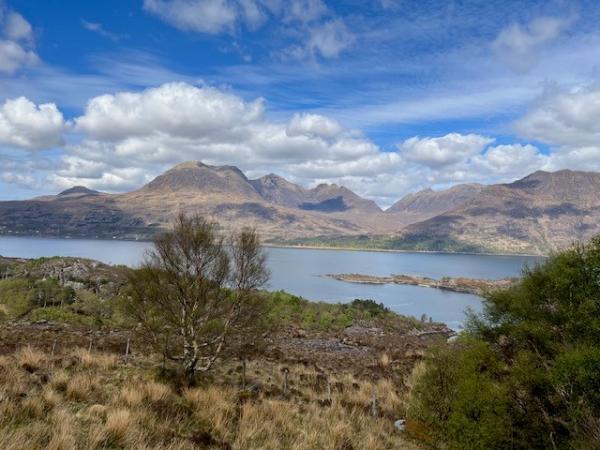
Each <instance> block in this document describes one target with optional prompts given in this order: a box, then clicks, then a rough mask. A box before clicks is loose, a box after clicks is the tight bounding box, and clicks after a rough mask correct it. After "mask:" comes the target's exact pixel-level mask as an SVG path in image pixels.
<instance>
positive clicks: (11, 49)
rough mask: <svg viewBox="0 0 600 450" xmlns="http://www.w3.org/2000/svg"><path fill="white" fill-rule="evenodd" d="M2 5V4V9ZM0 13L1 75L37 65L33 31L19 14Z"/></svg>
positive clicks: (0, 5)
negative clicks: (1, 37)
mask: <svg viewBox="0 0 600 450" xmlns="http://www.w3.org/2000/svg"><path fill="white" fill-rule="evenodd" d="M1 7H2V4H1V3H0V8H1ZM1 13H2V11H0V31H1V34H2V35H3V36H4V39H0V73H5V74H9V75H12V74H14V73H15V72H17V71H18V70H19V69H20V68H22V67H25V66H31V65H35V64H37V63H38V62H39V58H38V56H37V55H36V53H35V52H34V51H33V30H32V28H31V25H30V24H29V22H27V20H25V19H24V18H23V16H21V15H20V14H19V13H16V12H14V11H9V12H8V13H7V14H5V15H3V14H1Z"/></svg>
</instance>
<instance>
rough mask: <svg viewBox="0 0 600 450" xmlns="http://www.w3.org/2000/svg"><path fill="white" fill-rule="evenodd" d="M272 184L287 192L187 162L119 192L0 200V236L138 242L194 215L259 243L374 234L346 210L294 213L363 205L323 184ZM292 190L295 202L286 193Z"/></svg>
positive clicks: (81, 191) (224, 168)
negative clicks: (249, 230)
mask: <svg viewBox="0 0 600 450" xmlns="http://www.w3.org/2000/svg"><path fill="white" fill-rule="evenodd" d="M277 178H279V177H277ZM278 183H279V184H280V186H284V187H286V189H287V191H286V190H284V189H279V190H280V192H277V189H271V192H270V193H269V195H267V194H266V193H265V191H264V190H259V189H257V188H256V186H257V184H258V183H257V180H253V181H250V180H248V179H247V178H246V176H245V175H244V174H243V173H242V172H241V171H240V170H239V169H237V168H236V167H232V166H208V165H205V164H202V163H199V162H187V163H183V164H179V165H178V166H175V167H174V168H172V169H170V170H168V171H167V172H165V173H164V174H162V175H160V176H158V177H156V178H155V179H154V180H153V181H151V182H150V183H148V184H147V185H145V186H144V187H142V188H141V189H138V190H137V191H133V192H129V193H125V194H103V193H97V192H93V193H92V192H91V191H89V190H86V189H85V188H81V187H78V188H76V189H74V190H73V189H70V190H67V191H66V192H67V193H66V194H65V193H64V192H63V193H61V194H63V195H60V194H59V195H57V196H45V197H40V198H36V199H32V200H27V201H15V202H0V232H4V233H9V232H10V233H16V234H37V235H60V236H65V235H66V236H91V237H120V238H133V237H136V238H137V237H142V238H143V237H149V236H150V235H152V234H153V233H154V232H155V231H156V230H157V229H163V228H165V227H167V226H169V224H170V222H171V221H172V219H173V218H174V216H175V215H177V214H178V213H181V212H183V213H186V214H193V213H199V214H202V215H204V216H206V217H208V218H210V219H212V220H214V221H216V222H218V223H219V224H220V225H221V226H222V227H224V228H226V229H239V228H241V227H243V226H254V227H256V228H257V229H259V231H260V232H261V234H262V235H263V236H264V238H265V239H267V240H269V239H282V238H290V237H293V238H297V237H310V236H319V235H348V234H350V235H352V234H361V233H362V234H364V233H372V232H373V231H375V230H373V229H372V228H371V227H370V226H368V225H364V226H363V225H360V222H361V221H360V220H356V218H355V216H352V215H350V214H348V212H347V211H346V208H345V209H344V210H343V211H331V212H330V211H326V210H323V209H318V208H315V209H312V208H302V207H301V205H302V204H303V203H304V202H306V201H310V200H312V199H315V200H316V201H320V202H323V203H327V202H328V201H330V200H331V201H332V202H337V201H338V197H342V198H343V199H344V201H348V205H349V206H348V208H347V209H348V211H355V210H356V211H358V207H361V206H362V205H367V206H369V205H370V203H371V202H370V201H368V200H364V199H360V197H358V196H357V195H356V194H354V193H352V192H351V191H349V190H346V189H345V188H339V187H337V186H332V187H331V194H330V195H331V196H332V197H331V199H328V198H327V194H326V193H323V192H322V191H324V190H325V188H326V186H324V187H319V188H317V189H316V190H305V189H303V188H301V187H300V186H296V185H293V184H292V183H289V182H287V181H285V180H283V179H282V178H279V180H278ZM288 191H289V192H288ZM293 191H297V193H298V197H297V199H294V198H293V196H292V195H290V192H293ZM315 192H316V194H315ZM346 199H348V200H346ZM273 200H277V201H273ZM361 200H362V202H361ZM296 202H299V203H298V204H295V203H296ZM355 205H356V206H355ZM353 214H354V213H353ZM351 219H354V220H351ZM365 222H366V221H365Z"/></svg>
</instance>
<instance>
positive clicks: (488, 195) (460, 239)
mask: <svg viewBox="0 0 600 450" xmlns="http://www.w3.org/2000/svg"><path fill="white" fill-rule="evenodd" d="M599 224H600V174H599V173H595V172H576V171H571V170H562V171H559V172H554V173H548V172H542V171H538V172H535V173H533V174H531V175H529V176H527V177H525V178H523V179H521V180H518V181H515V182H514V183H509V184H498V185H491V186H487V187H485V188H483V189H481V191H480V192H479V193H477V194H476V195H475V196H473V197H472V198H471V199H469V200H468V201H466V202H464V203H463V204H461V205H459V206H457V207H455V208H452V209H450V210H448V211H446V212H445V213H443V214H440V215H437V216H435V217H433V218H431V219H428V220H426V221H423V222H420V223H415V224H412V225H409V226H408V227H406V228H405V229H404V230H403V231H402V232H401V238H400V239H399V244H398V245H400V244H402V245H405V246H407V247H411V246H413V245H416V243H418V244H419V245H420V246H422V247H423V248H426V247H428V248H430V249H437V248H439V249H444V248H446V247H447V246H448V245H450V244H451V245H454V246H457V247H460V246H462V245H464V247H465V248H470V249H480V250H484V251H494V252H511V253H512V252H520V253H536V254H538V253H548V252H550V251H552V250H556V249H559V248H564V247H566V246H568V245H570V244H571V243H573V242H574V241H586V240H588V239H589V238H591V237H592V236H593V235H595V234H597V233H598V232H600V226H599Z"/></svg>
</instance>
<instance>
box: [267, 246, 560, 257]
mask: <svg viewBox="0 0 600 450" xmlns="http://www.w3.org/2000/svg"><path fill="white" fill-rule="evenodd" d="M263 247H271V248H290V249H299V250H303V249H306V250H343V251H351V252H373V253H417V254H421V253H423V254H439V255H469V256H526V257H532V258H548V257H549V255H540V254H534V253H492V252H451V251H442V250H401V249H395V248H357V247H337V246H321V245H292V244H273V243H268V244H263Z"/></svg>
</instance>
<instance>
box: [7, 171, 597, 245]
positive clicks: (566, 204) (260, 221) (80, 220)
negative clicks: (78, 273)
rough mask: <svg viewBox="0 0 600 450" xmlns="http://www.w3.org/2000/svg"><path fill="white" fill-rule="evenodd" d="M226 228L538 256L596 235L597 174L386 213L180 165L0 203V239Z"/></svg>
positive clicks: (336, 193)
mask: <svg viewBox="0 0 600 450" xmlns="http://www.w3.org/2000/svg"><path fill="white" fill-rule="evenodd" d="M181 212H183V213H187V214H192V213H199V214H203V215H204V216H206V217H208V218H209V219H211V220H214V221H215V222H218V223H219V224H220V225H221V226H222V227H223V228H225V229H239V228H241V227H243V226H253V227H256V228H257V229H258V231H259V232H260V233H261V235H262V236H263V238H264V239H265V240H266V241H268V242H272V243H291V244H311V245H324V246H348V247H356V248H365V247H368V248H388V249H403V250H436V251H479V252H507V253H536V254H540V253H541V254H545V253H548V252H549V251H552V250H554V249H558V248H562V247H565V246H568V245H569V244H570V243H571V242H573V241H575V240H587V239H589V238H590V237H591V236H593V235H594V234H596V233H598V232H600V225H599V224H600V174H598V173H591V172H575V171H560V172H555V173H547V172H535V173H533V174H531V175H529V176H527V177H525V178H523V179H522V180H518V181H515V182H513V183H509V184H499V185H490V186H482V185H478V184H464V185H457V186H454V187H452V188H450V189H446V190H442V191H433V190H431V189H427V190H425V191H421V192H417V193H414V194H409V195H407V196H406V197H404V198H402V199H401V200H399V201H398V202H397V203H395V204H394V205H393V206H392V207H390V208H389V209H388V210H386V211H385V212H384V211H382V210H381V209H380V208H379V206H377V204H375V202H373V201H371V200H368V199H365V198H362V197H360V196H358V195H357V194H355V193H354V192H352V191H351V190H349V189H347V188H345V187H343V186H337V185H327V184H321V185H319V186H317V187H315V188H312V189H307V188H304V187H302V186H299V185H296V184H294V183H291V182H289V181H287V180H285V179H284V178H282V177H280V176H278V175H275V174H269V175H266V176H264V177H261V178H258V179H255V180H250V179H248V178H247V177H246V176H245V175H244V173H242V172H241V171H240V170H239V169H238V168H237V167H233V166H209V165H206V164H202V163H200V162H187V163H183V164H179V165H177V166H175V167H173V168H172V169H170V170H168V171H166V172H165V173H164V174H162V175H160V176H158V177H156V178H155V179H154V180H152V181H151V182H150V183H148V184H147V185H145V186H143V187H141V188H140V189H138V190H136V191H133V192H129V193H124V194H106V193H102V192H97V191H93V190H91V189H87V188H85V187H82V186H76V187H73V188H71V189H67V190H66V191H63V192H61V193H60V194H58V195H53V196H45V197H39V198H35V199H31V200H25V201H7V202H6V201H5V202H0V233H3V234H20V235H46V236H80V237H98V238H107V237H108V238H149V237H151V236H153V235H154V234H155V233H156V232H157V231H159V230H162V229H165V228H166V227H168V226H169V225H170V223H171V221H172V219H173V218H174V216H175V215H176V214H178V213H181Z"/></svg>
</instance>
